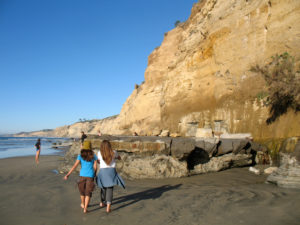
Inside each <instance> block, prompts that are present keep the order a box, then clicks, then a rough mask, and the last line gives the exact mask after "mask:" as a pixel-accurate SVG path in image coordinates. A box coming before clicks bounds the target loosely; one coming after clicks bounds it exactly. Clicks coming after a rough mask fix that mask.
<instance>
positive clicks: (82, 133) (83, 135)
mask: <svg viewBox="0 0 300 225" xmlns="http://www.w3.org/2000/svg"><path fill="white" fill-rule="evenodd" d="M86 138H87V136H86V134H85V133H84V132H83V131H81V138H80V142H81V145H80V147H81V148H82V145H83V142H84V139H86Z"/></svg>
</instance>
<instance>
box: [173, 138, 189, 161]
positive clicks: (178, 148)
mask: <svg viewBox="0 0 300 225" xmlns="http://www.w3.org/2000/svg"><path fill="white" fill-rule="evenodd" d="M194 149H195V140H194V139H189V138H173V139H172V144H171V155H172V156H173V157H174V158H177V159H181V160H182V159H186V158H187V156H188V155H189V154H190V153H191V152H192V151H193V150H194Z"/></svg>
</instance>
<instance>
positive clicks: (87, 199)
mask: <svg viewBox="0 0 300 225" xmlns="http://www.w3.org/2000/svg"><path fill="white" fill-rule="evenodd" d="M84 201H85V204H84V209H83V212H84V213H87V207H88V206H89V203H90V196H85V200H84Z"/></svg>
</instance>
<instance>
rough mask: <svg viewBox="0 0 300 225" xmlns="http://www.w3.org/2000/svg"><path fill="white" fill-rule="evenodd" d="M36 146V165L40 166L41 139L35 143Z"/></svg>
mask: <svg viewBox="0 0 300 225" xmlns="http://www.w3.org/2000/svg"><path fill="white" fill-rule="evenodd" d="M34 146H35V149H36V153H35V162H36V164H39V157H40V153H41V139H40V138H39V139H38V140H37V142H36V143H35V145H34Z"/></svg>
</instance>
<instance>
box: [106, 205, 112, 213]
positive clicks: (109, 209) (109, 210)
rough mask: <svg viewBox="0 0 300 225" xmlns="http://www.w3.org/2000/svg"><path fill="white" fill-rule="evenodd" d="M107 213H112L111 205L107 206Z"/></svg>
mask: <svg viewBox="0 0 300 225" xmlns="http://www.w3.org/2000/svg"><path fill="white" fill-rule="evenodd" d="M106 212H107V213H110V212H111V208H110V204H107V207H106Z"/></svg>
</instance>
